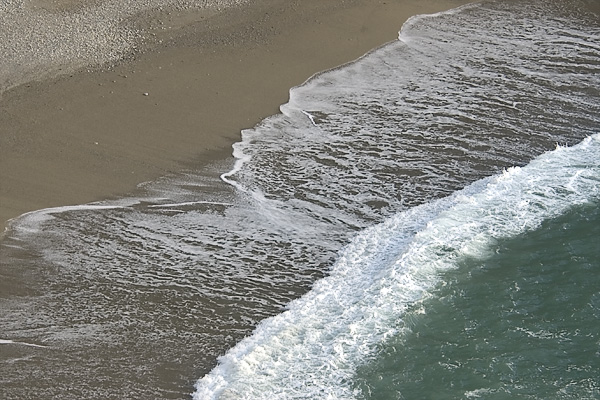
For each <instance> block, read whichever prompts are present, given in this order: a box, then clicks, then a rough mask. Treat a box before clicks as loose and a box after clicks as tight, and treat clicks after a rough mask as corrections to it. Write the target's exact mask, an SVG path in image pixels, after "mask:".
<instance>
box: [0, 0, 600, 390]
mask: <svg viewBox="0 0 600 400" xmlns="http://www.w3.org/2000/svg"><path fill="white" fill-rule="evenodd" d="M594 6H595V3H594V2H586V1H580V0H572V1H570V0H569V1H558V0H557V1H552V0H527V1H518V0H515V1H512V0H510V1H486V2H482V3H477V4H472V5H468V6H465V7H461V8H458V9H455V10H451V11H449V12H445V13H440V14H436V15H431V16H418V17H414V18H412V19H410V20H409V21H407V22H406V23H405V24H404V26H403V27H402V30H401V31H400V33H399V39H398V40H397V41H394V42H392V43H389V44H387V45H385V46H383V47H381V48H379V49H376V50H374V51H372V52H371V53H369V54H367V55H365V56H364V57H363V58H361V59H360V60H357V61H356V62H353V63H350V64H347V65H344V66H341V67H340V68H337V69H335V70H331V71H326V72H324V73H321V74H318V75H316V76H314V77H313V78H311V79H310V80H309V81H307V82H306V83H305V84H303V85H301V86H299V87H296V88H293V89H292V90H291V91H290V100H289V102H288V103H287V104H285V105H283V106H282V107H281V113H280V114H278V115H275V116H272V117H270V118H267V119H266V120H264V121H263V122H262V123H260V124H259V125H258V126H256V127H255V128H253V129H250V130H246V131H244V132H242V138H241V140H240V142H239V143H237V144H236V145H234V149H233V156H234V157H233V158H231V159H228V160H223V161H222V162H219V163H215V164H211V165H208V166H204V167H202V168H199V169H197V170H190V171H182V172H181V173H180V174H177V175H173V176H168V177H165V178H164V179H162V180H160V181H158V182H150V183H147V184H145V185H143V186H142V187H140V189H139V191H138V192H137V193H134V194H132V196H131V197H129V198H124V199H120V200H116V201H107V202H102V203H95V204H88V205H81V206H73V207H63V208H57V209H48V210H40V211H37V212H34V213H30V214H26V215H24V216H22V217H21V218H19V219H18V220H16V221H14V222H13V225H12V230H11V231H10V232H9V234H8V235H7V236H6V237H5V238H4V239H3V240H2V242H1V243H0V274H1V279H0V310H2V312H1V313H0V320H1V323H0V397H2V398H7V399H21V398H34V397H46V398H62V399H70V398H73V399H75V398H77V399H81V398H106V399H108V398H115V399H117V398H119V399H121V398H190V397H194V398H196V399H216V398H219V399H267V398H269V399H273V398H276V399H290V398H305V399H350V398H356V399H369V398H371V399H417V398H418V399H422V398H432V399H433V398H435V399H442V398H536V399H537V398H543V399H549V398H557V399H558V398H560V399H562V398H578V399H582V398H598V397H599V396H600V393H599V390H600V389H599V388H600V380H599V379H598V376H600V373H599V372H600V335H599V334H598V333H597V332H600V289H599V288H600V286H599V285H598V283H600V282H598V279H600V278H597V276H598V268H600V257H599V255H600V254H599V248H600V246H598V245H597V242H598V239H597V238H598V233H599V232H598V226H599V225H598V222H599V218H600V216H599V215H600V210H599V205H600V16H598V15H597V14H594V13H593V12H592V10H593V9H594ZM596 6H597V5H596ZM596 8H597V7H596Z"/></svg>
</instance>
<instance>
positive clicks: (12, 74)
mask: <svg viewBox="0 0 600 400" xmlns="http://www.w3.org/2000/svg"><path fill="white" fill-rule="evenodd" d="M249 1H251V0H129V1H123V0H98V1H94V0H92V1H89V0H2V2H0V95H1V93H2V92H4V91H6V90H8V89H10V88H12V87H15V86H18V85H20V84H23V83H26V82H29V81H33V80H41V79H44V78H49V77H52V76H56V75H60V74H68V73H71V72H74V71H76V70H79V69H81V68H84V67H86V66H89V67H93V66H99V65H104V64H106V63H110V62H116V61H118V60H121V59H123V58H124V57H126V56H127V55H130V54H132V53H134V52H135V51H137V48H138V46H139V45H140V44H141V43H142V41H143V40H144V39H145V37H146V36H147V34H148V33H147V32H145V31H144V30H142V29H141V28H140V26H141V24H138V23H136V19H139V18H140V15H142V14H145V15H147V13H148V12H149V11H157V12H161V11H164V10H173V11H177V12H185V11H186V10H209V11H212V12H215V11H217V12H218V11H222V10H224V9H227V8H230V7H236V6H240V5H242V4H245V3H248V2H249Z"/></svg>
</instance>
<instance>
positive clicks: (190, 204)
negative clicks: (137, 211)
mask: <svg viewBox="0 0 600 400" xmlns="http://www.w3.org/2000/svg"><path fill="white" fill-rule="evenodd" d="M196 204H212V205H217V206H227V207H231V206H233V204H232V203H223V202H219V201H187V202H184V203H169V204H155V205H152V206H149V208H170V207H185V206H193V205H196Z"/></svg>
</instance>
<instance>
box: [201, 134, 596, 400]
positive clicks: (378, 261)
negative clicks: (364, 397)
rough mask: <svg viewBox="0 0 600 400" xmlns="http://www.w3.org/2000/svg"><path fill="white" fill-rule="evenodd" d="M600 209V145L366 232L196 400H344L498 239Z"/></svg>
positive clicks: (235, 353)
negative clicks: (415, 318) (434, 294)
mask: <svg viewBox="0 0 600 400" xmlns="http://www.w3.org/2000/svg"><path fill="white" fill-rule="evenodd" d="M599 199H600V134H596V135H594V136H592V137H588V138H586V139H585V140H584V141H583V142H581V143H580V144H578V145H576V146H573V147H570V148H567V147H560V146H557V148H556V149H555V150H554V151H551V152H548V153H545V154H543V155H542V156H540V157H538V158H537V159H535V160H534V161H532V162H531V163H530V164H528V165H527V166H525V167H522V168H510V169H508V170H506V171H505V172H504V173H503V174H501V175H498V176H494V177H491V178H486V179H483V180H480V181H478V182H476V183H474V184H472V185H470V186H469V187H467V188H465V189H464V190H461V191H459V192H456V193H455V194H454V195H452V196H449V197H447V198H444V199H440V200H437V201H433V202H430V203H428V204H425V205H422V206H419V207H415V208H412V209H410V210H408V211H406V212H402V213H399V214H397V215H395V216H393V217H392V218H389V219H388V220H386V221H385V222H384V223H382V224H379V225H377V226H374V227H372V228H369V229H366V230H364V231H363V232H362V233H360V234H359V235H358V236H356V237H355V238H354V239H353V240H352V242H351V243H350V244H349V245H348V246H347V247H346V248H345V249H344V250H343V252H342V253H341V255H340V258H339V259H338V261H337V262H336V263H335V265H334V266H333V268H332V270H331V273H330V275H329V276H328V277H326V278H324V279H322V280H320V281H318V282H317V283H316V284H315V285H314V288H313V289H312V290H311V291H310V292H309V293H308V294H306V295H305V296H304V297H302V298H300V299H298V300H296V301H294V302H292V303H291V304H290V305H289V308H288V310H287V311H285V312H284V313H282V314H280V315H278V316H276V317H273V318H270V319H268V320H265V321H263V322H262V323H261V324H260V325H259V326H258V327H257V329H256V330H255V332H254V334H253V335H252V336H250V337H248V338H246V339H245V340H243V341H242V342H240V343H239V344H238V345H237V346H235V347H234V348H233V349H231V350H230V351H229V352H228V353H227V354H225V356H223V357H221V358H220V360H219V364H218V366H217V367H216V368H215V369H213V371H212V372H210V373H209V374H208V375H206V376H205V377H203V378H202V379H200V380H199V381H198V383H197V391H196V393H195V395H194V398H195V399H216V398H220V399H268V398H307V399H308V398H310V399H317V398H322V399H342V398H344V399H347V398H354V397H356V396H357V395H358V394H359V393H358V392H357V389H355V388H354V387H353V385H352V380H353V374H354V372H355V370H356V368H357V367H358V366H360V365H361V364H363V363H364V362H365V361H366V360H368V359H369V358H370V357H372V356H374V354H375V353H376V351H377V347H378V345H381V344H382V343H384V342H385V341H386V338H388V337H390V336H391V335H396V334H398V333H399V332H400V331H401V330H402V329H403V324H402V318H403V314H404V313H405V312H406V310H407V309H408V308H409V307H411V306H413V305H414V304H415V303H416V302H418V301H419V300H421V299H423V298H424V297H425V296H426V295H427V292H428V291H429V290H431V289H432V288H433V287H434V286H435V285H437V284H439V283H440V280H441V279H442V273H443V272H444V271H446V270H449V269H453V268H455V267H456V266H457V264H458V262H460V261H461V260H464V259H466V258H478V259H485V257H486V256H487V255H488V254H490V252H491V251H493V249H494V244H495V243H496V241H497V240H499V239H503V238H510V237H514V236H516V235H519V234H522V233H524V232H527V231H530V230H533V229H535V228H536V227H538V226H539V225H540V224H541V223H542V222H543V221H545V220H548V219H551V218H555V217H558V216H560V215H562V214H564V213H565V212H567V211H568V210H570V209H572V208H573V207H576V206H577V205H581V204H586V203H589V202H593V201H598V200H599Z"/></svg>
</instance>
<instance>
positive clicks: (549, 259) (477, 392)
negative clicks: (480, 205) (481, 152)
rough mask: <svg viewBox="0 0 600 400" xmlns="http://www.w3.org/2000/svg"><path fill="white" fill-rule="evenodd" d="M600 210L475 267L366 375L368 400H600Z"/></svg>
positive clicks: (585, 209) (592, 206)
mask: <svg viewBox="0 0 600 400" xmlns="http://www.w3.org/2000/svg"><path fill="white" fill-rule="evenodd" d="M599 238H600V204H599V203H597V202H596V203H589V204H585V205H581V206H577V207H574V208H573V209H572V210H570V211H569V212H567V213H566V214H565V215H562V216H560V217H558V218H554V219H551V220H548V221H545V222H544V223H543V224H542V226H541V227H540V228H538V229H536V230H534V231H532V232H527V233H524V234H521V235H518V236H516V237H512V238H509V239H506V240H502V241H499V242H498V243H497V244H496V245H495V246H494V249H493V250H494V251H493V254H492V255H491V256H490V257H489V258H486V259H485V260H466V261H464V262H462V263H461V265H460V267H459V268H458V270H456V271H452V272H451V273H448V274H445V275H444V278H443V279H444V284H443V285H440V287H438V288H436V290H434V291H433V292H432V294H431V297H429V298H428V299H426V300H423V301H422V302H421V303H419V304H418V305H416V306H415V307H414V308H415V309H414V310H411V311H409V312H408V313H407V315H406V316H405V318H404V320H405V321H406V325H407V327H408V331H407V332H405V333H404V334H402V335H398V336H396V337H394V338H392V339H390V340H389V342H387V343H386V344H385V345H384V346H382V348H381V349H380V350H379V353H378V355H377V356H376V358H375V359H374V360H372V361H371V362H369V363H368V364H367V365H365V366H363V367H361V368H360V370H359V371H358V373H357V376H356V385H357V386H358V387H360V388H361V389H362V392H363V393H364V394H365V395H364V398H368V399H459V398H461V399H465V398H473V399H475V398H482V399H506V398H519V399H596V398H599V397H600V378H599V377H600V242H599Z"/></svg>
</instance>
